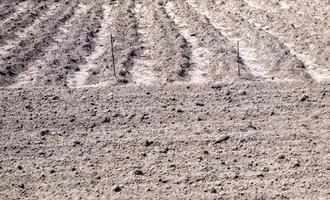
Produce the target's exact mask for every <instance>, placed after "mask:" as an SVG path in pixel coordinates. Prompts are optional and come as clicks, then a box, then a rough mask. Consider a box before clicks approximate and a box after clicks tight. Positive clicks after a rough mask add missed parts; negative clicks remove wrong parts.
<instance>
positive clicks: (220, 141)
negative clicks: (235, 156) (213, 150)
mask: <svg viewBox="0 0 330 200" xmlns="http://www.w3.org/2000/svg"><path fill="white" fill-rule="evenodd" d="M229 139H230V136H229V135H225V136H222V137H221V138H219V139H218V140H216V141H215V142H214V144H220V143H223V142H226V141H227V140H229Z"/></svg>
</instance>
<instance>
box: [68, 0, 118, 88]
mask: <svg viewBox="0 0 330 200" xmlns="http://www.w3.org/2000/svg"><path fill="white" fill-rule="evenodd" d="M111 13H112V9H111V7H110V6H109V5H103V16H102V23H101V28H100V30H99V31H98V33H97V34H96V38H95V43H96V44H95V48H94V51H93V53H92V54H91V55H90V56H89V57H88V58H87V64H84V65H81V66H80V67H79V71H78V72H75V73H74V74H72V77H69V79H68V86H69V87H71V88H77V87H80V88H81V87H85V86H86V82H87V80H88V78H89V77H90V74H91V72H92V73H96V70H95V69H97V65H96V64H99V63H97V62H98V61H99V60H100V59H102V56H103V55H104V53H105V52H106V51H107V50H106V47H107V44H108V45H109V41H110V40H111V32H110V27H111V24H112V23H113V22H112V19H111ZM87 87H91V85H89V86H87ZM96 87H97V85H96Z"/></svg>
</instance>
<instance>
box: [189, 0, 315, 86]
mask: <svg viewBox="0 0 330 200" xmlns="http://www.w3.org/2000/svg"><path fill="white" fill-rule="evenodd" d="M189 2H190V3H191V4H192V5H193V6H195V8H196V9H200V12H201V13H203V14H204V15H205V16H207V18H209V19H212V20H210V21H213V22H214V24H215V27H217V28H219V29H220V31H221V33H223V34H224V35H225V36H226V37H227V38H228V39H229V40H231V41H233V42H234V43H235V42H236V41H240V45H241V47H242V48H241V54H242V58H243V62H245V63H246V64H247V65H248V66H247V67H248V68H249V69H250V70H251V73H252V74H254V75H255V76H257V77H258V76H259V77H261V78H266V79H274V78H276V80H278V81H280V80H281V79H282V80H290V79H296V80H301V79H303V80H305V79H308V78H309V76H308V74H307V73H306V71H305V69H304V65H303V63H302V62H301V61H300V60H298V59H296V58H295V56H294V55H292V54H291V53H290V51H289V49H288V48H286V47H285V46H284V45H283V44H282V43H281V42H280V41H278V40H277V38H276V37H273V36H272V35H270V34H268V33H267V32H263V31H261V30H259V29H258V28H257V27H256V26H255V25H254V24H251V23H250V22H249V21H246V20H245V19H244V18H242V17H240V16H239V15H234V13H232V12H231V11H229V10H226V9H222V8H220V7H216V9H214V8H215V7H214V5H216V4H215V2H214V1H205V2H203V3H201V4H198V3H197V4H196V1H194V0H189ZM203 4H204V5H203ZM224 11H225V12H224Z"/></svg>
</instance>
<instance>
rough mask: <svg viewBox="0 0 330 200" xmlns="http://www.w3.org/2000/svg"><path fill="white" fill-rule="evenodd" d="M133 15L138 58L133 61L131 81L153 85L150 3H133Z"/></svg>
mask: <svg viewBox="0 0 330 200" xmlns="http://www.w3.org/2000/svg"><path fill="white" fill-rule="evenodd" d="M134 13H135V16H136V19H137V23H138V26H137V32H138V37H139V40H138V42H139V46H138V47H137V48H138V51H137V52H136V53H137V55H138V57H139V58H135V59H134V65H133V67H132V70H131V72H130V73H131V74H132V81H133V82H134V83H136V84H145V85H151V84H155V83H156V81H157V82H160V81H159V80H157V75H156V73H155V71H154V69H155V65H156V63H157V61H156V58H155V57H154V56H153V50H154V45H155V38H154V37H155V36H156V35H155V34H153V31H152V29H153V28H152V24H153V16H152V9H151V7H150V2H146V1H142V2H141V1H137V2H136V3H135V8H134Z"/></svg>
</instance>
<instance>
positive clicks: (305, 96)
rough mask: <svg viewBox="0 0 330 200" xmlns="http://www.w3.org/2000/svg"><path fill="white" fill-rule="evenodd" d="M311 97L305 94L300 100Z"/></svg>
mask: <svg viewBox="0 0 330 200" xmlns="http://www.w3.org/2000/svg"><path fill="white" fill-rule="evenodd" d="M308 99H309V96H308V95H304V96H303V97H301V99H300V101H306V100H308Z"/></svg>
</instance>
